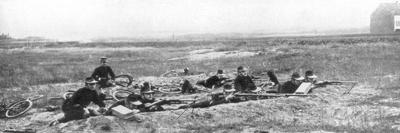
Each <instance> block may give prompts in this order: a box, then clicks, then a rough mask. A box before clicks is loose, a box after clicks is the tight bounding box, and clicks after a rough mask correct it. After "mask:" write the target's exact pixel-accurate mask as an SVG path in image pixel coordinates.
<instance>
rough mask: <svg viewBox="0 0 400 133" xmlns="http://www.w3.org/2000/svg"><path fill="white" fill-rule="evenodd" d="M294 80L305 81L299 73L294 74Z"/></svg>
mask: <svg viewBox="0 0 400 133" xmlns="http://www.w3.org/2000/svg"><path fill="white" fill-rule="evenodd" d="M292 79H294V80H304V77H302V76H300V74H299V73H298V72H294V73H293V74H292Z"/></svg>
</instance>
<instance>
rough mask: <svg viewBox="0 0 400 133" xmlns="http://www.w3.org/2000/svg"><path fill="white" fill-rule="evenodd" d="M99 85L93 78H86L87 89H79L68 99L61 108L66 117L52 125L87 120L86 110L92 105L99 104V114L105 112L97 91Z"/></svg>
mask: <svg viewBox="0 0 400 133" xmlns="http://www.w3.org/2000/svg"><path fill="white" fill-rule="evenodd" d="M98 87H99V85H98V84H97V81H96V80H94V79H92V78H86V81H85V87H83V88H80V89H78V91H76V92H75V93H74V94H73V95H72V97H71V98H69V99H66V100H65V101H64V103H63V105H62V107H61V109H62V111H63V112H64V117H63V118H61V119H58V120H56V121H53V122H52V123H51V124H50V125H54V124H57V123H58V122H60V123H64V122H68V121H71V120H79V119H84V118H85V115H84V114H85V110H84V109H85V108H86V107H87V106H88V105H89V104H90V103H91V102H93V103H95V104H97V105H98V106H99V107H100V109H99V112H104V111H105V108H104V107H105V104H104V102H103V101H102V100H101V98H100V97H99V95H98V93H97V91H96V89H98Z"/></svg>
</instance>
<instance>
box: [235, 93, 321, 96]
mask: <svg viewBox="0 0 400 133" xmlns="http://www.w3.org/2000/svg"><path fill="white" fill-rule="evenodd" d="M234 95H235V96H244V97H254V96H256V97H289V96H303V97H306V96H315V95H311V94H293V93H277V94H251V93H238V94H234Z"/></svg>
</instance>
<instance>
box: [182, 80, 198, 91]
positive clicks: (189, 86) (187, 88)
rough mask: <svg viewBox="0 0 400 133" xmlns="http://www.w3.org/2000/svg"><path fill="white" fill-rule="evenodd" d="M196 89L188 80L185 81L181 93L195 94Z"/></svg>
mask: <svg viewBox="0 0 400 133" xmlns="http://www.w3.org/2000/svg"><path fill="white" fill-rule="evenodd" d="M195 91H196V89H195V88H194V87H193V85H192V84H190V82H189V81H188V80H184V81H183V84H182V88H181V93H182V94H183V93H194V92H195Z"/></svg>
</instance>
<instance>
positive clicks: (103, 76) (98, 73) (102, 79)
mask: <svg viewBox="0 0 400 133" xmlns="http://www.w3.org/2000/svg"><path fill="white" fill-rule="evenodd" d="M109 76H110V77H109ZM91 77H92V78H94V79H95V80H97V81H99V84H100V86H101V87H102V88H104V87H109V86H110V84H109V83H108V81H109V80H110V78H111V79H112V80H114V79H115V74H114V72H113V70H112V69H111V67H110V66H108V65H106V64H103V65H101V66H99V67H97V68H96V69H94V72H93V74H92V76H91Z"/></svg>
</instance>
